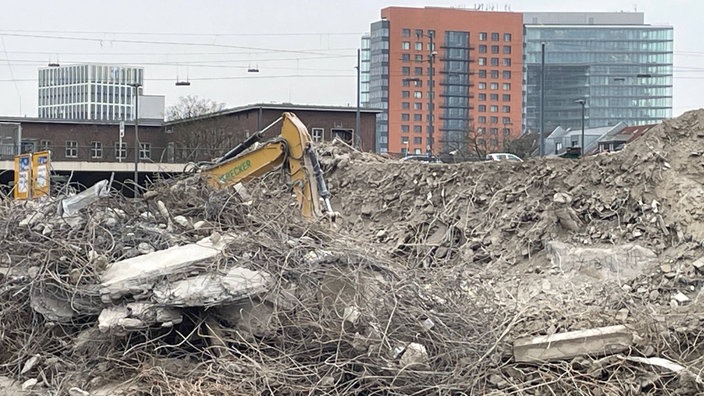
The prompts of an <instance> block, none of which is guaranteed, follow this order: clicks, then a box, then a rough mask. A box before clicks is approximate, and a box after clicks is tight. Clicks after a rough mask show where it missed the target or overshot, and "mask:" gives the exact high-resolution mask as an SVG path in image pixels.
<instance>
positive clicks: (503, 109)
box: [501, 106, 511, 113]
mask: <svg viewBox="0 0 704 396" xmlns="http://www.w3.org/2000/svg"><path fill="white" fill-rule="evenodd" d="M501 111H502V112H503V113H510V112H511V106H501Z"/></svg>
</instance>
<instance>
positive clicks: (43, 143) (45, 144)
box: [39, 140, 51, 151]
mask: <svg viewBox="0 0 704 396" xmlns="http://www.w3.org/2000/svg"><path fill="white" fill-rule="evenodd" d="M49 149H51V141H50V140H40V141H39V150H40V151H44V150H49Z"/></svg>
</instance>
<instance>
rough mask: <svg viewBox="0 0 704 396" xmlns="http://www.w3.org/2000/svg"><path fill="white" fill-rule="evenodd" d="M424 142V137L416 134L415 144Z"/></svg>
mask: <svg viewBox="0 0 704 396" xmlns="http://www.w3.org/2000/svg"><path fill="white" fill-rule="evenodd" d="M421 143H423V138H422V137H420V136H416V137H414V138H413V144H421Z"/></svg>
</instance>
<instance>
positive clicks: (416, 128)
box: [413, 125, 423, 133]
mask: <svg viewBox="0 0 704 396" xmlns="http://www.w3.org/2000/svg"><path fill="white" fill-rule="evenodd" d="M413 132H415V133H421V132H423V127H422V126H421V125H414V126H413Z"/></svg>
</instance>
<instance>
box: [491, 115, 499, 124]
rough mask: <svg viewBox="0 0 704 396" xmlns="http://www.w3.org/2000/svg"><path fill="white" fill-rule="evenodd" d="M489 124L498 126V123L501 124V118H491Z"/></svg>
mask: <svg viewBox="0 0 704 396" xmlns="http://www.w3.org/2000/svg"><path fill="white" fill-rule="evenodd" d="M489 123H490V124H498V123H499V117H495V116H492V117H489Z"/></svg>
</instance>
